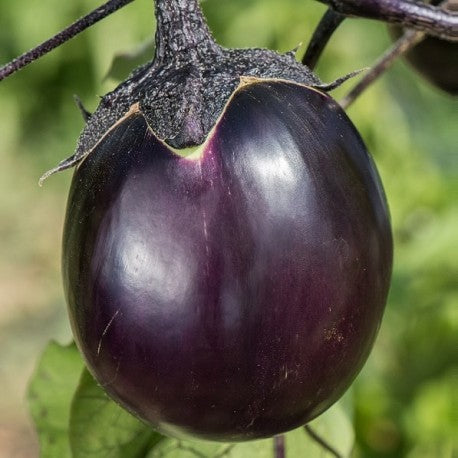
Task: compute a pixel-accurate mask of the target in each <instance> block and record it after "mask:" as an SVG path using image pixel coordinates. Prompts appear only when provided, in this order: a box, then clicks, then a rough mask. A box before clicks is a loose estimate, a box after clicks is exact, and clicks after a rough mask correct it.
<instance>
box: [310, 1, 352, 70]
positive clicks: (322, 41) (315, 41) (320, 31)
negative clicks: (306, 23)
mask: <svg viewBox="0 0 458 458" xmlns="http://www.w3.org/2000/svg"><path fill="white" fill-rule="evenodd" d="M344 19H345V16H344V15H342V14H340V13H337V12H336V11H334V10H333V9H331V8H329V9H328V10H327V11H326V13H324V15H323V17H322V18H321V21H320V22H319V24H318V26H317V28H316V29H315V32H313V35H312V38H311V39H310V43H309V45H308V47H307V50H306V51H305V54H304V57H303V58H302V63H303V64H304V65H307V67H308V68H310V70H313V69H314V68H315V67H316V64H317V62H318V60H319V58H320V56H321V54H322V53H323V50H324V48H325V47H326V45H327V44H328V41H329V39H330V38H331V36H332V34H333V33H334V32H335V31H336V29H337V28H338V27H339V25H340V24H341V23H342V21H343V20H344Z"/></svg>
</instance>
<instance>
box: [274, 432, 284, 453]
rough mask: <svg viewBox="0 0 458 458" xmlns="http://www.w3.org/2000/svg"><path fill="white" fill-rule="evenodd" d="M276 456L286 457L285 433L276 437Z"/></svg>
mask: <svg viewBox="0 0 458 458" xmlns="http://www.w3.org/2000/svg"><path fill="white" fill-rule="evenodd" d="M274 458H286V449H285V436H284V434H281V435H280V436H275V437H274Z"/></svg>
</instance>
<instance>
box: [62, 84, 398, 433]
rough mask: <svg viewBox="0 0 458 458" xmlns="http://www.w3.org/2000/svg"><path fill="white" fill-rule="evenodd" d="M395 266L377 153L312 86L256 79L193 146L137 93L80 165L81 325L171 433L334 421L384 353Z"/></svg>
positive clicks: (76, 296)
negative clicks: (159, 127) (327, 417)
mask: <svg viewBox="0 0 458 458" xmlns="http://www.w3.org/2000/svg"><path fill="white" fill-rule="evenodd" d="M391 264H392V237H391V229H390V222H389V216H388V210H387V204H386V201H385V197H384V192H383V189H382V185H381V183H380V180H379V177H378V174H377V171H376V169H375V166H374V164H373V162H372V160H371V158H370V156H369V155H368V153H367V151H366V148H365V146H364V144H363V142H362V140H361V138H360V136H359V135H358V133H357V131H356V130H355V128H354V127H353V125H352V123H351V122H350V121H349V119H348V118H347V116H346V115H345V113H344V112H343V111H342V110H341V109H340V107H339V106H338V105H337V103H336V102H335V101H334V100H333V99H332V98H331V97H330V96H328V95H327V94H325V93H323V92H320V91H318V90H316V89H312V88H310V87H307V86H305V85H302V84H297V83H292V82H286V81H281V80H254V79H252V80H249V81H245V82H242V84H241V85H240V86H239V87H238V89H237V90H236V91H235V92H234V93H233V95H232V96H231V98H230V99H229V101H228V102H227V104H226V106H225V108H224V111H223V112H222V114H221V116H220V117H219V119H218V121H217V123H216V124H215V126H214V127H213V129H212V130H211V132H210V134H209V135H208V137H207V139H206V141H205V142H204V144H203V145H201V146H200V147H198V148H196V149H195V151H194V152H192V154H190V155H188V156H186V157H183V156H181V155H179V154H177V151H175V150H173V149H172V148H171V147H169V146H167V144H166V143H164V142H163V141H161V140H160V139H159V138H158V137H157V136H156V135H155V133H154V131H153V130H152V129H151V128H150V127H149V125H148V122H147V120H146V119H145V117H144V115H143V113H142V111H141V109H139V107H138V106H134V107H132V109H131V110H130V112H129V113H128V114H127V115H126V116H124V118H122V119H121V120H120V121H118V122H117V123H116V124H115V125H114V126H113V127H112V129H111V130H110V131H109V132H108V133H107V134H106V135H105V136H104V137H103V138H102V139H101V140H100V141H99V142H98V144H97V145H96V146H95V148H94V149H93V150H92V151H91V152H90V154H89V155H88V156H87V157H86V158H85V159H84V160H83V161H82V162H81V163H80V165H79V166H78V168H77V170H76V172H75V175H74V178H73V182H72V186H71V191H70V196H69V201H68V208H67V216H66V224H65V230H64V242H63V273H64V284H65V291H66V296H67V301H68V305H69V312H70V317H71V323H72V328H73V331H74V335H75V339H76V341H77V344H78V346H79V348H80V350H81V351H82V353H83V354H84V356H85V359H86V362H87V365H88V367H89V369H90V371H91V372H92V374H93V375H94V377H95V378H96V379H97V381H98V382H99V383H100V384H101V385H102V386H103V388H104V389H105V390H106V391H107V392H108V393H109V394H110V396H111V397H113V398H114V399H115V400H117V401H118V402H119V403H120V404H122V405H123V406H124V407H126V408H127V409H128V410H130V411H131V412H132V413H134V414H135V415H137V416H138V417H140V418H142V419H143V420H145V421H147V422H149V423H150V424H152V425H153V426H154V427H155V428H156V429H158V430H159V431H161V432H163V433H165V434H168V435H173V436H177V437H200V438H204V439H209V440H217V441H244V440H250V439H255V438H262V437H270V436H272V435H275V434H279V433H282V432H284V431H288V430H291V429H293V428H295V427H298V426H300V425H303V424H305V423H307V422H308V421H310V420H312V419H313V418H315V417H317V416H318V415H319V414H320V413H322V412H323V411H324V410H326V409H327V408H328V407H330V406H331V405H332V404H333V403H334V402H335V401H336V400H338V399H339V397H340V396H341V395H342V394H343V393H344V392H345V390H346V389H347V388H348V387H349V385H350V384H351V383H352V381H353V380H354V378H355V377H356V375H357V374H358V372H359V371H360V369H361V367H362V366H363V364H364V362H365V360H366V359H367V357H368V355H369V352H370V350H371V347H372V345H373V342H374V339H375V336H376V334H377V330H378V328H379V326H380V322H381V318H382V314H383V310H384V306H385V302H386V298H387V293H388V288H389V281H390V274H391Z"/></svg>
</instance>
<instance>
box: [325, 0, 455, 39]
mask: <svg viewBox="0 0 458 458" xmlns="http://www.w3.org/2000/svg"><path fill="white" fill-rule="evenodd" d="M319 1H320V2H322V3H325V4H327V5H329V7H330V8H332V9H333V10H334V11H336V12H338V13H340V14H343V15H345V16H357V17H364V18H368V19H377V20H381V21H385V22H390V23H393V24H400V25H402V26H404V27H407V28H412V29H415V30H419V31H422V32H426V33H427V34H429V35H433V36H436V37H438V38H443V39H444V40H449V41H458V15H457V14H455V13H453V12H451V11H447V10H444V9H442V8H440V7H438V6H434V5H430V4H427V3H423V2H421V1H413V0H364V1H363V0H319Z"/></svg>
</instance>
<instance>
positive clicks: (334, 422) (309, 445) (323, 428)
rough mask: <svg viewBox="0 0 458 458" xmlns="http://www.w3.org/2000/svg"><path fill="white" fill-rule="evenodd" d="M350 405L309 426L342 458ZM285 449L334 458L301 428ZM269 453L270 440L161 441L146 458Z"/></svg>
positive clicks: (241, 457) (266, 456) (346, 452)
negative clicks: (225, 441)
mask: <svg viewBox="0 0 458 458" xmlns="http://www.w3.org/2000/svg"><path fill="white" fill-rule="evenodd" d="M350 401H351V400H350V394H349V395H347V396H345V398H344V399H343V400H341V401H339V402H338V403H337V404H335V405H334V406H333V407H331V408H330V409H329V410H328V411H326V412H325V413H324V414H323V415H321V416H320V417H319V418H317V419H316V420H314V421H313V422H312V423H311V424H310V426H311V427H312V428H313V431H314V432H316V433H317V434H318V435H319V436H320V437H321V439H323V440H324V441H325V442H326V443H327V444H329V445H330V446H331V447H332V448H333V449H334V450H335V451H337V452H338V453H339V454H340V455H341V456H342V457H348V456H350V453H351V450H352V448H353V444H354V439H355V437H354V432H353V428H352V423H351V414H350V413H349V411H350V410H351V402H350ZM285 448H286V456H287V457H307V458H333V457H334V455H333V454H331V453H330V452H328V451H326V450H325V449H324V448H323V447H322V446H321V445H319V444H318V443H317V442H316V441H315V440H313V439H312V438H311V437H310V435H309V434H308V433H307V432H306V431H305V429H304V428H303V427H301V428H298V429H296V430H294V431H291V432H289V433H288V434H286V435H285ZM273 450H274V445H273V439H264V440H258V441H251V442H244V443H237V444H221V443H216V442H206V441H182V440H177V439H171V438H165V439H163V440H162V441H161V442H159V443H158V444H157V445H156V446H155V447H154V448H153V449H152V450H151V451H150V453H149V454H148V455H147V458H220V457H221V458H223V457H224V458H247V457H253V458H274V451H273Z"/></svg>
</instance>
